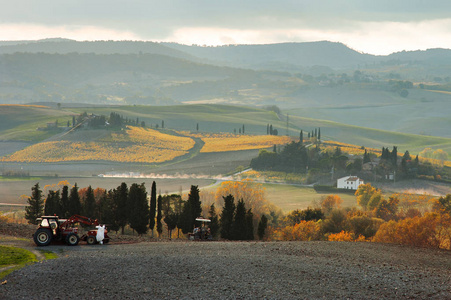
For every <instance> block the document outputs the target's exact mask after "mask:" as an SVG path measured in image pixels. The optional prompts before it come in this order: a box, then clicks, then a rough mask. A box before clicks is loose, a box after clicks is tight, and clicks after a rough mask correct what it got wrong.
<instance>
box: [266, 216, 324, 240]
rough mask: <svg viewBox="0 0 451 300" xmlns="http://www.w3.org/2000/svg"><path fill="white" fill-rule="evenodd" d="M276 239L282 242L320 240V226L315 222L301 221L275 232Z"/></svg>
mask: <svg viewBox="0 0 451 300" xmlns="http://www.w3.org/2000/svg"><path fill="white" fill-rule="evenodd" d="M275 236H276V239H278V240H282V241H315V240H320V239H321V238H322V234H321V226H320V224H319V222H315V221H301V222H300V223H298V224H296V225H294V226H286V227H283V228H281V229H279V230H276V231H275Z"/></svg>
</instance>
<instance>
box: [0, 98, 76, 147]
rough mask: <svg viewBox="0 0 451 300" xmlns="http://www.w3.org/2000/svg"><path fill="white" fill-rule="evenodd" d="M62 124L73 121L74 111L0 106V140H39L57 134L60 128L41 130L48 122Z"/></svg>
mask: <svg viewBox="0 0 451 300" xmlns="http://www.w3.org/2000/svg"><path fill="white" fill-rule="evenodd" d="M55 121H58V124H59V125H60V126H66V124H67V121H69V122H72V113H71V112H68V111H63V110H56V109H52V108H47V107H42V108H41V107H33V106H3V105H2V106H0V140H6V141H27V142H39V141H42V140H44V139H46V138H49V137H51V136H53V135H55V134H57V133H58V132H59V131H58V130H49V131H41V130H37V128H39V127H40V128H45V127H46V126H47V123H53V122H55Z"/></svg>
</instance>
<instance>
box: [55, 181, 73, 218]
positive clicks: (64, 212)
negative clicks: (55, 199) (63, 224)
mask: <svg viewBox="0 0 451 300" xmlns="http://www.w3.org/2000/svg"><path fill="white" fill-rule="evenodd" d="M58 216H59V217H60V218H68V217H70V216H69V187H68V186H67V185H65V186H63V190H62V191H61V200H60V205H59V213H58Z"/></svg>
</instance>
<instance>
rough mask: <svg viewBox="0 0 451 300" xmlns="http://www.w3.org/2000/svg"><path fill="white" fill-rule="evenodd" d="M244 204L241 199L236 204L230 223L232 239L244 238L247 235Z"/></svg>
mask: <svg viewBox="0 0 451 300" xmlns="http://www.w3.org/2000/svg"><path fill="white" fill-rule="evenodd" d="M246 225H247V222H246V206H245V205H244V201H243V200H239V201H238V204H237V205H236V211H235V216H234V218H233V223H232V238H231V239H232V240H245V239H246V237H247V229H246Z"/></svg>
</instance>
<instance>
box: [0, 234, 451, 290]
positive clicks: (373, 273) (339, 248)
mask: <svg viewBox="0 0 451 300" xmlns="http://www.w3.org/2000/svg"><path fill="white" fill-rule="evenodd" d="M30 246H31V245H30ZM35 248H37V247H35ZM44 248H45V250H50V251H54V252H55V253H57V254H58V255H59V258H58V259H53V260H46V261H42V262H39V263H35V264H32V265H29V266H27V267H25V268H22V269H20V270H18V271H15V272H13V273H11V274H9V275H8V276H6V277H5V278H4V279H3V284H1V285H0V298H1V299H214V298H217V299H451V252H450V251H444V250H435V249H423V248H413V247H405V246H398V245H388V244H377V243H351V242H197V241H160V242H140V243H128V244H127V243H122V244H121V243H117V244H115V243H114V242H111V243H110V244H107V245H93V246H88V245H86V244H82V243H80V245H78V246H73V247H69V246H65V245H51V246H48V247H44Z"/></svg>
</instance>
